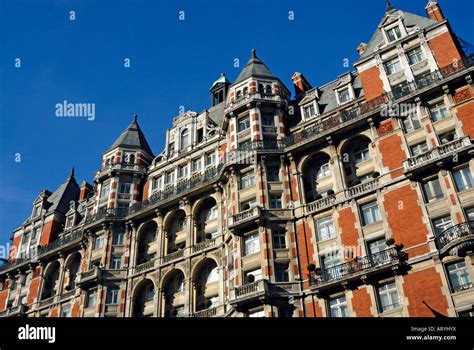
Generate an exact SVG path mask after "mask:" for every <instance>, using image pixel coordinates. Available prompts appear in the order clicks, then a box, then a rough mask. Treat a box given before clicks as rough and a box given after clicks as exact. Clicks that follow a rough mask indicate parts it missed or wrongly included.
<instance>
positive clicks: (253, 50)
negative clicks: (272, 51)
mask: <svg viewBox="0 0 474 350" xmlns="http://www.w3.org/2000/svg"><path fill="white" fill-rule="evenodd" d="M252 58H257V50H255V49H252Z"/></svg>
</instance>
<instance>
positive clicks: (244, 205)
mask: <svg viewBox="0 0 474 350" xmlns="http://www.w3.org/2000/svg"><path fill="white" fill-rule="evenodd" d="M256 206H257V200H256V199H255V198H252V199H249V200H246V201H244V202H242V203H241V204H240V210H241V211H245V210H249V209H252V208H254V207H256Z"/></svg>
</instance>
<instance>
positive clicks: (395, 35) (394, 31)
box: [386, 25, 402, 43]
mask: <svg viewBox="0 0 474 350" xmlns="http://www.w3.org/2000/svg"><path fill="white" fill-rule="evenodd" d="M386 33H387V39H388V42H389V43H393V42H394V41H397V40H398V39H400V38H401V37H402V32H401V31H400V27H399V26H398V25H397V26H395V27H393V28H390V29H387V30H386Z"/></svg>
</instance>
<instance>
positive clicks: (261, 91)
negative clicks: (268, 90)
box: [258, 84, 265, 94]
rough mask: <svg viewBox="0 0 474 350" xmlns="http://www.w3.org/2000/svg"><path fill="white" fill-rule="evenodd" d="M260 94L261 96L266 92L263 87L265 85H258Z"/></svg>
mask: <svg viewBox="0 0 474 350" xmlns="http://www.w3.org/2000/svg"><path fill="white" fill-rule="evenodd" d="M258 92H259V93H261V94H263V93H264V92H265V88H264V87H263V84H258Z"/></svg>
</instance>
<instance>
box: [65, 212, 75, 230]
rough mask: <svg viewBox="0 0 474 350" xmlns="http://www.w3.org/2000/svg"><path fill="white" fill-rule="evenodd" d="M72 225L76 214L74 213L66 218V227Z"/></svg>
mask: <svg viewBox="0 0 474 350" xmlns="http://www.w3.org/2000/svg"><path fill="white" fill-rule="evenodd" d="M72 226H74V216H73V215H71V216H69V217H68V218H67V220H66V228H70V227H72Z"/></svg>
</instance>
